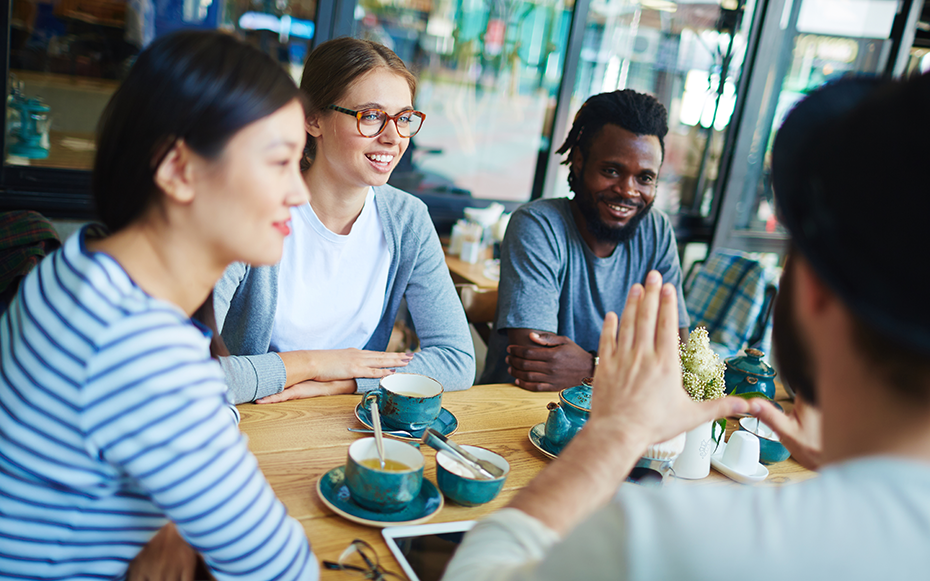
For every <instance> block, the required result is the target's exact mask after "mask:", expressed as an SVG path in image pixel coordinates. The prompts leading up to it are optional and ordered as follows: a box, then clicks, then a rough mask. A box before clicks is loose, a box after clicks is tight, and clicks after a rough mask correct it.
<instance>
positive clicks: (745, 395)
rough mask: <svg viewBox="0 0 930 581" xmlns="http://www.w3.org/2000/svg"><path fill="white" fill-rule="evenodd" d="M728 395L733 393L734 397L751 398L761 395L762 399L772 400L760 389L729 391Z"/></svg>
mask: <svg viewBox="0 0 930 581" xmlns="http://www.w3.org/2000/svg"><path fill="white" fill-rule="evenodd" d="M730 395H735V396H736V397H741V398H743V399H753V398H757V397H761V398H762V399H767V400H769V401H772V399H771V398H770V397H769V396H767V395H765V394H764V393H762V392H761V391H747V392H746V393H731V394H730Z"/></svg>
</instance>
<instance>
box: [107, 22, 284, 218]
mask: <svg viewBox="0 0 930 581" xmlns="http://www.w3.org/2000/svg"><path fill="white" fill-rule="evenodd" d="M294 99H298V100H299V99H300V91H298V89H297V86H296V85H295V84H294V81H293V80H292V79H291V78H290V77H289V76H288V75H287V73H286V72H285V71H284V69H282V68H281V67H280V66H279V65H278V63H276V62H275V61H274V60H272V59H271V57H269V56H267V55H266V54H264V53H262V52H261V51H259V50H258V49H255V48H253V47H251V46H249V45H248V44H246V43H244V42H242V41H240V40H237V39H236V38H234V37H232V36H230V35H228V34H225V33H221V32H215V31H189V30H187V31H180V32H175V33H172V34H168V35H165V36H162V37H160V38H158V39H156V40H155V41H154V42H153V43H152V44H151V45H149V47H148V48H146V49H145V50H144V51H142V53H141V54H140V55H139V58H138V59H137V60H136V63H135V64H134V65H133V67H132V69H131V70H130V71H129V75H128V76H127V77H126V80H125V81H124V82H123V84H122V85H121V86H120V87H119V89H117V90H116V92H115V93H114V94H113V97H112V98H111V99H110V102H109V103H108V104H107V106H106V109H104V112H103V115H102V116H101V118H100V122H99V124H98V126H97V155H96V157H95V159H94V171H93V177H92V186H91V187H92V190H93V194H94V201H95V203H96V210H97V215H98V217H99V218H100V220H101V221H102V222H103V223H104V225H106V227H107V228H108V229H109V230H110V232H116V231H118V230H121V229H122V228H124V227H126V226H127V225H129V224H130V223H131V222H133V221H134V220H136V219H138V218H139V217H140V216H142V215H143V213H144V212H145V211H146V210H147V209H148V208H149V207H150V205H151V204H152V203H153V201H154V200H155V199H157V196H158V193H159V189H158V186H157V185H156V184H155V172H156V170H157V169H158V166H159V164H160V163H161V161H162V160H163V159H164V157H165V155H167V154H168V152H169V151H170V150H171V148H172V147H173V146H174V144H175V143H176V142H177V141H178V140H180V139H183V140H184V142H185V143H186V144H187V145H188V146H189V147H190V148H191V149H192V150H193V151H194V152H196V153H197V154H199V155H201V156H203V157H206V158H208V159H214V158H216V157H217V156H218V155H219V154H220V153H222V151H223V149H224V148H225V146H226V144H227V143H228V141H229V140H230V139H231V138H232V137H233V135H235V134H236V133H237V132H238V131H239V130H240V129H242V128H243V127H245V126H246V125H248V124H250V123H252V122H254V121H257V120H259V119H261V118H263V117H267V116H268V115H271V114H272V113H274V112H275V111H277V110H278V109H280V108H281V107H283V106H284V105H286V104H288V103H289V102H291V101H293V100H294Z"/></svg>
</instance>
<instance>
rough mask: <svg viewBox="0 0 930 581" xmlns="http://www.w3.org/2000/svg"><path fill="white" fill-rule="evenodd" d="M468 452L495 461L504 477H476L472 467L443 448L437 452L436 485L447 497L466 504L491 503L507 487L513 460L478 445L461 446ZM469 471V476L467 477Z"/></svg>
mask: <svg viewBox="0 0 930 581" xmlns="http://www.w3.org/2000/svg"><path fill="white" fill-rule="evenodd" d="M461 447H462V448H464V449H465V451H467V452H471V453H472V454H473V455H474V456H477V457H478V458H480V459H482V460H487V461H488V462H490V463H492V464H494V465H495V466H497V467H499V468H500V469H501V470H503V471H504V475H503V476H501V477H500V478H494V479H493V480H491V479H482V478H474V477H473V475H472V474H471V472H470V471H469V470H468V468H465V467H464V466H462V465H461V464H459V463H458V462H456V461H455V459H453V458H452V456H451V455H450V454H449V453H447V452H443V451H439V452H437V453H436V484H438V485H439V490H441V491H442V493H443V494H445V495H446V498H448V499H449V500H451V501H452V502H455V503H457V504H461V505H462V506H478V505H479V504H484V503H486V502H491V501H492V500H494V498H495V497H497V495H498V494H500V491H501V490H502V489H503V488H504V481H505V480H506V479H507V474H509V473H510V463H509V462H507V460H504V458H503V457H502V456H500V455H498V454H495V453H494V452H492V451H490V450H486V449H485V448H479V447H478V446H461ZM466 474H467V475H468V476H466Z"/></svg>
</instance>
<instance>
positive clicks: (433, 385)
mask: <svg viewBox="0 0 930 581" xmlns="http://www.w3.org/2000/svg"><path fill="white" fill-rule="evenodd" d="M381 387H383V388H384V389H386V390H388V391H393V392H394V393H402V394H410V393H413V394H416V395H417V396H419V397H432V396H434V395H438V394H440V393H442V384H441V383H439V382H438V381H436V380H435V379H433V378H432V377H427V376H425V375H417V374H415V373H395V374H393V375H388V376H387V377H384V378H382V379H381Z"/></svg>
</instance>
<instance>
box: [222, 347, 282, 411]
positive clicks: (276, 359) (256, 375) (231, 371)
mask: <svg viewBox="0 0 930 581" xmlns="http://www.w3.org/2000/svg"><path fill="white" fill-rule="evenodd" d="M220 366H221V367H222V368H223V373H224V374H225V376H226V388H227V391H228V395H229V400H230V401H231V402H232V403H234V404H239V403H245V402H250V401H255V400H257V399H260V398H263V397H265V396H267V395H274V394H276V393H280V392H281V391H282V390H283V389H284V384H285V382H286V381H287V370H286V369H285V367H284V361H282V360H281V357H280V356H279V355H278V354H277V353H265V354H263V355H243V356H236V357H220Z"/></svg>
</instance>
